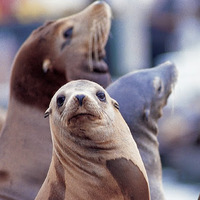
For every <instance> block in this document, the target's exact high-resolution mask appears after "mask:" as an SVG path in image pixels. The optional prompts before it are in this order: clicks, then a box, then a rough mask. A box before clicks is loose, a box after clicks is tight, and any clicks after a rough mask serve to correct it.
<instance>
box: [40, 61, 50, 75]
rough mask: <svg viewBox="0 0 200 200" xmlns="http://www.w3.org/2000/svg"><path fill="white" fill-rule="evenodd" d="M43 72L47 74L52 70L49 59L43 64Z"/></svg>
mask: <svg viewBox="0 0 200 200" xmlns="http://www.w3.org/2000/svg"><path fill="white" fill-rule="evenodd" d="M42 69H43V72H44V73H45V74H46V73H47V72H48V71H49V70H52V64H51V61H50V60H49V59H44V61H43V64H42Z"/></svg>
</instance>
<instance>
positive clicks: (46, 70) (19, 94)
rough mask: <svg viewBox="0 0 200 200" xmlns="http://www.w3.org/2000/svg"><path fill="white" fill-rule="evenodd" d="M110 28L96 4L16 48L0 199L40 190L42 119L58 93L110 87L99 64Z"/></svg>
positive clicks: (45, 143) (44, 152) (44, 156)
mask: <svg viewBox="0 0 200 200" xmlns="http://www.w3.org/2000/svg"><path fill="white" fill-rule="evenodd" d="M110 23H111V10H110V7H109V6H108V5H107V4H106V3H104V2H96V3H93V4H91V5H90V6H88V7H87V8H86V9H85V10H83V11H81V12H80V13H78V14H76V15H73V16H69V17H66V18H62V19H58V20H56V21H52V22H49V23H47V24H45V25H44V26H42V27H40V28H38V29H37V30H35V31H34V32H33V33H32V34H31V35H30V37H29V38H28V39H27V40H26V41H25V43H24V44H23V45H22V47H21V48H20V50H19V52H18V53H17V55H16V57H15V60H14V63H13V69H12V75H11V81H10V99H9V106H8V112H7V118H6V121H5V124H4V128H3V130H2V132H1V138H0V199H14V200H23V199H24V200H29V199H34V198H35V196H36V194H37V192H38V190H39V189H40V187H41V185H42V183H43V181H44V179H45V177H46V174H47V171H48V168H49V164H50V161H51V154H52V142H51V134H50V129H49V125H48V122H47V121H46V120H44V118H43V113H44V111H45V110H46V108H47V107H48V105H49V102H50V100H51V98H52V96H53V94H54V93H55V92H56V91H57V89H59V88H60V87H61V86H62V85H63V84H65V83H67V82H68V81H71V80H74V79H79V78H82V79H89V80H93V81H96V82H98V83H99V84H101V85H102V86H104V87H105V86H107V85H108V84H109V83H110V81H111V80H110V74H109V71H108V66H107V65H106V63H105V62H104V61H103V57H104V56H105V50H104V47H105V44H106V42H107V39H108V34H109V30H110Z"/></svg>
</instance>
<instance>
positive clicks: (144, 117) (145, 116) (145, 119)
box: [143, 108, 150, 122]
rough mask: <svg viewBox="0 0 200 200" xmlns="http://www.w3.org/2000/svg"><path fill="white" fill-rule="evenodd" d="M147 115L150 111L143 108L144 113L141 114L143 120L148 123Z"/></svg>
mask: <svg viewBox="0 0 200 200" xmlns="http://www.w3.org/2000/svg"><path fill="white" fill-rule="evenodd" d="M149 115H150V109H149V108H145V109H144V113H143V120H144V121H146V122H148V121H149Z"/></svg>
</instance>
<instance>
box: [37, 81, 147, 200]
mask: <svg viewBox="0 0 200 200" xmlns="http://www.w3.org/2000/svg"><path fill="white" fill-rule="evenodd" d="M118 109H119V106H118V103H117V102H116V101H115V100H114V99H111V98H110V96H109V95H108V93H107V92H106V91H105V90H104V89H103V88H102V87H101V86H100V85H99V84H97V83H94V82H91V81H87V80H78V81H71V82H69V83H67V84H66V85H64V86H63V87H61V88H60V89H59V90H58V91H57V92H56V93H55V95H54V96H53V98H52V100H51V103H50V106H49V108H48V109H47V111H46V112H45V116H48V115H50V119H49V121H50V128H51V134H52V141H53V156H52V161H51V165H50V168H49V171H48V174H47V177H46V179H45V182H44V184H43V185H42V187H41V190H40V191H39V193H38V195H37V197H36V200H46V199H54V200H56V199H63V200H64V199H71V200H72V199H87V200H94V199H98V200H101V199H102V200H105V199H127V200H128V199H134V200H148V199H149V190H148V180H147V176H146V172H145V168H144V165H143V163H142V159H141V157H140V154H139V151H138V149H137V146H136V143H135V141H134V140H133V138H132V136H131V132H130V130H129V128H128V126H127V124H126V122H125V121H124V119H123V118H122V116H121V114H120V112H119V110H118Z"/></svg>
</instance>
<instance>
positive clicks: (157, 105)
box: [106, 62, 177, 200]
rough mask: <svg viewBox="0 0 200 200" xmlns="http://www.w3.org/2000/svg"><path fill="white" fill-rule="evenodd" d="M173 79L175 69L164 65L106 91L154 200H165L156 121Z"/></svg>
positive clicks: (131, 76)
mask: <svg viewBox="0 0 200 200" xmlns="http://www.w3.org/2000/svg"><path fill="white" fill-rule="evenodd" d="M176 79H177V70H176V67H175V65H174V64H172V63H171V62H166V63H163V64H161V65H160V66H158V67H155V68H152V69H144V70H139V71H137V72H131V73H129V74H127V75H125V76H123V77H121V78H119V79H118V80H116V81H115V82H114V83H112V84H111V85H110V86H108V88H107V89H106V90H107V92H108V93H109V94H110V96H111V97H112V98H114V99H116V100H117V101H118V103H119V105H120V112H121V114H122V116H123V117H124V119H125V121H126V123H127V124H128V126H129V128H130V130H131V133H132V136H133V138H134V140H135V142H136V143H137V146H138V149H139V151H140V154H141V157H142V160H143V162H144V166H145V168H146V171H147V175H148V178H149V185H150V193H151V199H153V200H163V199H164V192H163V186H162V166H161V160H160V154H159V144H158V138H157V135H158V128H157V121H158V119H159V118H160V117H161V116H162V109H163V107H164V106H165V105H166V103H167V99H168V97H169V95H170V93H171V92H172V89H173V88H174V86H175V83H176Z"/></svg>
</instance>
